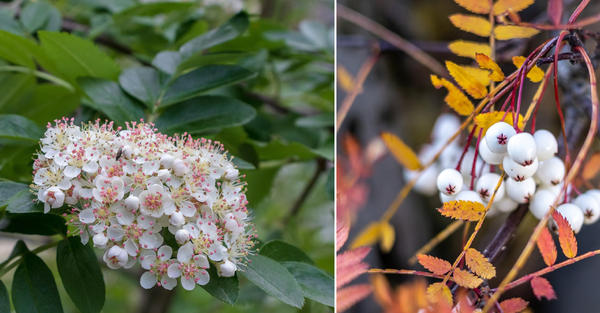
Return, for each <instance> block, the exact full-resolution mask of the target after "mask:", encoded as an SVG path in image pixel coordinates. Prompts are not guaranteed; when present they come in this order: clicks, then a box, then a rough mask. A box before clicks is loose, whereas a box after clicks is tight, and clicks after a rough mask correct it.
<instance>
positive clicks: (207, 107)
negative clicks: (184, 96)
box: [156, 96, 256, 134]
mask: <svg viewBox="0 0 600 313" xmlns="http://www.w3.org/2000/svg"><path fill="white" fill-rule="evenodd" d="M255 114H256V111H255V110H254V108H252V107H251V106H249V105H247V104H245V103H243V102H241V101H239V100H237V99H233V98H228V97H223V96H202V97H197V98H194V99H190V100H187V101H185V102H182V103H180V104H177V105H174V106H171V107H169V108H167V109H166V110H165V111H164V112H163V114H161V115H160V116H159V118H158V119H157V120H156V127H158V129H160V130H162V131H165V132H167V133H177V132H179V133H183V132H186V131H187V132H188V133H191V134H195V133H200V132H206V131H209V130H216V129H219V128H222V127H231V126H237V125H242V124H245V123H247V122H248V121H250V120H251V119H252V118H253V117H254V115H255Z"/></svg>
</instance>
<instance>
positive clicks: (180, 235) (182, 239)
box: [175, 229, 190, 245]
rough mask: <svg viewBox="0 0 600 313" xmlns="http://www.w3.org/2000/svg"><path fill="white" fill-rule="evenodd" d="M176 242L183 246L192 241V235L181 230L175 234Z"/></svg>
mask: <svg viewBox="0 0 600 313" xmlns="http://www.w3.org/2000/svg"><path fill="white" fill-rule="evenodd" d="M175 240H176V241H177V243H178V244H180V245H183V244H185V243H186V242H187V241H188V240H190V233H189V232H188V231H187V230H185V229H179V230H177V231H176V232H175Z"/></svg>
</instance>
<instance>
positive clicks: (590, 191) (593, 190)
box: [585, 189, 600, 205]
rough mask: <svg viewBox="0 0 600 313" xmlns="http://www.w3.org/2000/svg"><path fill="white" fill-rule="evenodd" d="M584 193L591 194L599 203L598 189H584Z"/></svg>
mask: <svg viewBox="0 0 600 313" xmlns="http://www.w3.org/2000/svg"><path fill="white" fill-rule="evenodd" d="M585 194H586V195H590V196H592V197H593V198H594V199H596V202H597V203H598V205H600V190H598V189H590V190H588V191H586V192H585Z"/></svg>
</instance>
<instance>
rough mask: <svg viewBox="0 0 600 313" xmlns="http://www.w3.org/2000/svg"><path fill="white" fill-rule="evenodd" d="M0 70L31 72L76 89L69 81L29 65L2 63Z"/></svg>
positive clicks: (67, 87)
mask: <svg viewBox="0 0 600 313" xmlns="http://www.w3.org/2000/svg"><path fill="white" fill-rule="evenodd" d="M0 72H18V73H25V74H30V75H34V76H37V77H39V78H41V79H45V80H47V81H49V82H52V83H54V84H56V85H58V86H62V87H65V88H66V89H68V90H69V91H71V92H73V91H75V88H73V86H72V85H71V84H70V83H68V82H67V81H65V80H63V79H61V78H58V77H56V76H54V75H51V74H48V73H45V72H42V71H37V70H34V69H31V68H28V67H24V66H16V65H2V66H0Z"/></svg>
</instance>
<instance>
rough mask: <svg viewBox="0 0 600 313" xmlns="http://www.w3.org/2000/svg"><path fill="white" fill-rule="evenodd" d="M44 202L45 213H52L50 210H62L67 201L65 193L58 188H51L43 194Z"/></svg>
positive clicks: (42, 199)
mask: <svg viewBox="0 0 600 313" xmlns="http://www.w3.org/2000/svg"><path fill="white" fill-rule="evenodd" d="M40 200H41V201H43V202H44V213H48V212H50V208H52V209H56V208H60V207H61V206H62V205H63V203H64V201H65V193H64V192H62V190H60V189H59V188H58V187H50V188H48V189H47V190H46V191H44V192H43V195H42V198H41V199H40Z"/></svg>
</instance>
